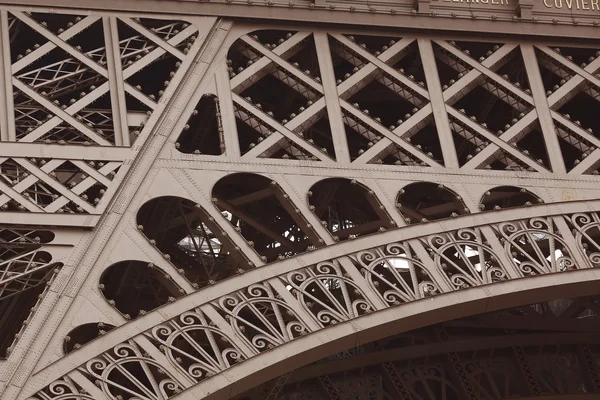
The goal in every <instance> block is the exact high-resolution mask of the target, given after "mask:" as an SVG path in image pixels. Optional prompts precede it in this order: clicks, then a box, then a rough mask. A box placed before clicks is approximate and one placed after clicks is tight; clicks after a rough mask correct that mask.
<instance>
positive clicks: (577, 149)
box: [554, 121, 597, 172]
mask: <svg viewBox="0 0 600 400" xmlns="http://www.w3.org/2000/svg"><path fill="white" fill-rule="evenodd" d="M554 126H555V129H556V134H557V136H558V138H559V145H560V149H561V153H562V157H563V160H564V162H565V166H566V167H567V172H568V171H571V170H572V169H573V168H575V167H576V166H577V165H579V163H580V162H581V161H583V160H584V159H585V158H586V157H587V156H589V155H590V154H591V153H592V152H593V151H594V150H596V149H597V147H596V145H594V144H592V142H590V140H588V138H584V137H583V136H582V134H581V132H576V130H573V129H570V128H568V127H567V126H565V125H563V124H562V123H560V122H558V121H554ZM587 133H590V134H592V133H593V132H592V131H591V129H590V130H588V131H587ZM583 134H585V133H583ZM586 172H587V171H586Z"/></svg>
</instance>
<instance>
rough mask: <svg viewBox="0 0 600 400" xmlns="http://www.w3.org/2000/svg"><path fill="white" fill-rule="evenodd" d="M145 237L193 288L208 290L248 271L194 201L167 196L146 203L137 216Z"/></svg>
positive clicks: (225, 239) (229, 242)
mask: <svg viewBox="0 0 600 400" xmlns="http://www.w3.org/2000/svg"><path fill="white" fill-rule="evenodd" d="M137 223H138V226H139V228H140V229H141V230H142V232H143V234H144V235H145V236H146V237H147V238H148V239H149V240H150V242H151V243H152V244H154V245H155V246H156V247H157V248H158V249H159V250H160V252H161V253H163V254H168V255H169V260H170V261H171V263H173V265H175V266H176V267H177V268H178V269H180V270H181V271H183V274H184V276H185V277H186V279H187V280H188V281H190V282H191V283H192V284H193V285H195V286H198V287H204V286H206V285H208V284H209V283H210V282H211V281H214V282H217V281H220V280H223V279H225V278H227V277H230V276H232V275H234V274H236V273H237V271H238V270H239V269H245V268H248V261H247V260H246V259H245V258H244V256H243V255H242V254H241V253H240V252H238V251H236V250H235V246H234V245H233V244H232V243H231V241H230V239H229V238H228V237H227V236H224V235H223V234H222V233H221V232H222V229H221V228H220V227H219V226H218V225H217V224H216V223H215V221H214V218H212V217H210V216H208V214H206V212H205V210H204V209H202V208H201V207H197V206H196V204H195V203H194V202H192V201H190V200H186V199H183V198H180V197H174V196H165V197H158V198H156V199H152V200H150V201H148V202H147V203H145V204H144V205H143V206H142V207H141V208H140V210H139V211H138V214H137Z"/></svg>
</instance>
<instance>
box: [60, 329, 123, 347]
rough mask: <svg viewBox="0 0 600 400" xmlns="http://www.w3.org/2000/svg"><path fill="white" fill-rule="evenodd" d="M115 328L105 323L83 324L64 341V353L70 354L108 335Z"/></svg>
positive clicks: (73, 330)
mask: <svg viewBox="0 0 600 400" xmlns="http://www.w3.org/2000/svg"><path fill="white" fill-rule="evenodd" d="M114 328H115V326H114V325H111V324H106V323H103V322H93V323H88V324H83V325H79V326H77V327H75V328H74V329H72V330H71V331H70V332H69V333H68V334H67V336H65V338H64V339H63V352H64V354H69V353H71V352H72V351H75V350H78V349H80V348H82V347H83V346H85V345H86V344H88V343H89V342H91V341H93V340H95V339H97V338H99V337H102V336H104V335H106V334H107V333H108V332H110V331H111V330H113V329H114Z"/></svg>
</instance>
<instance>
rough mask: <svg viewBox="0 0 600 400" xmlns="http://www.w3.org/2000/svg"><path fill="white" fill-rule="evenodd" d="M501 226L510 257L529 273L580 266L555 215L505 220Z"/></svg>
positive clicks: (563, 269)
mask: <svg viewBox="0 0 600 400" xmlns="http://www.w3.org/2000/svg"><path fill="white" fill-rule="evenodd" d="M497 229H498V231H500V233H501V235H502V237H503V239H504V248H505V250H506V253H507V255H508V257H509V258H510V260H511V261H512V262H513V264H514V265H515V266H516V267H517V269H518V270H519V271H520V272H521V273H522V274H524V275H526V276H527V275H539V274H547V273H553V272H563V271H568V270H572V269H575V268H577V267H576V265H575V263H574V261H573V258H572V257H571V252H570V250H569V249H568V246H567V244H566V242H565V241H564V239H563V238H562V237H561V235H560V233H559V232H558V229H557V228H556V226H555V225H554V222H552V219H551V218H531V219H528V220H521V221H512V222H504V223H501V224H499V225H498V226H497Z"/></svg>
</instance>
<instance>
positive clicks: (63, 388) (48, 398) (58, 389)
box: [27, 377, 96, 400]
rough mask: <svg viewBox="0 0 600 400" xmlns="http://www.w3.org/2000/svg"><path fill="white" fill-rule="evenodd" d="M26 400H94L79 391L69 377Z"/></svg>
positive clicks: (82, 391)
mask: <svg viewBox="0 0 600 400" xmlns="http://www.w3.org/2000/svg"><path fill="white" fill-rule="evenodd" d="M27 400H96V399H94V398H93V397H92V396H90V395H89V394H87V393H86V392H85V391H84V390H82V389H80V388H79V387H78V386H77V385H76V384H75V382H73V381H72V380H71V379H70V378H69V377H64V378H62V379H59V380H57V381H55V382H52V383H51V384H50V385H48V386H47V387H46V388H44V389H43V390H40V391H39V392H37V393H36V394H35V395H34V396H32V397H29V398H27Z"/></svg>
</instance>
